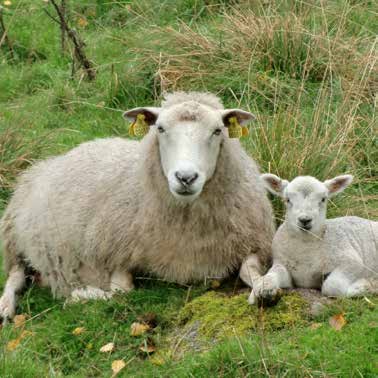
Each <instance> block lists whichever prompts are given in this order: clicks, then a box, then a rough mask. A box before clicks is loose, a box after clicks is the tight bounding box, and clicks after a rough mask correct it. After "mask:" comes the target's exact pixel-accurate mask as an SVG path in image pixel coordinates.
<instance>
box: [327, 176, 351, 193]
mask: <svg viewBox="0 0 378 378" xmlns="http://www.w3.org/2000/svg"><path fill="white" fill-rule="evenodd" d="M352 180H353V176H352V175H342V176H337V177H335V178H333V179H331V180H326V181H324V185H325V186H326V187H327V189H328V193H329V196H330V197H331V196H333V195H335V194H337V193H340V192H342V191H343V190H344V189H345V188H346V187H347V186H348V185H350V183H351V182H352Z"/></svg>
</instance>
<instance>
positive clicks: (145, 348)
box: [139, 344, 156, 354]
mask: <svg viewBox="0 0 378 378" xmlns="http://www.w3.org/2000/svg"><path fill="white" fill-rule="evenodd" d="M139 350H141V351H142V352H144V353H147V354H151V353H154V352H155V351H156V347H155V345H151V344H143V345H141V346H140V347H139Z"/></svg>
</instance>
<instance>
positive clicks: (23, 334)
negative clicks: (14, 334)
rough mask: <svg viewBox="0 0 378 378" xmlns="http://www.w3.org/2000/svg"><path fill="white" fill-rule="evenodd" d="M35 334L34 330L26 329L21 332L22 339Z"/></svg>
mask: <svg viewBox="0 0 378 378" xmlns="http://www.w3.org/2000/svg"><path fill="white" fill-rule="evenodd" d="M33 335H34V332H32V331H27V330H24V331H22V332H21V335H20V339H23V338H24V337H27V336H33Z"/></svg>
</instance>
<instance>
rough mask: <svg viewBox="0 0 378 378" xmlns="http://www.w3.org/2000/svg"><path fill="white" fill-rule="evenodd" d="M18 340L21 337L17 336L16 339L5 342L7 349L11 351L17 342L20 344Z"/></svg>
mask: <svg viewBox="0 0 378 378" xmlns="http://www.w3.org/2000/svg"><path fill="white" fill-rule="evenodd" d="M20 341H21V337H19V338H18V339H14V340H11V341H9V342H8V344H7V351H9V352H12V351H13V350H15V349H16V348H17V346H18V344H20Z"/></svg>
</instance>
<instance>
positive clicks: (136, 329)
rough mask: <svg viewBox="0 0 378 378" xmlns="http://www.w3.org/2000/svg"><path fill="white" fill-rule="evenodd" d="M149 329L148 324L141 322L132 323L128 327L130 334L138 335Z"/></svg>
mask: <svg viewBox="0 0 378 378" xmlns="http://www.w3.org/2000/svg"><path fill="white" fill-rule="evenodd" d="M149 329H150V326H149V325H147V324H142V323H133V324H131V327H130V335H131V336H140V335H142V334H143V333H145V332H147V331H148V330H149Z"/></svg>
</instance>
